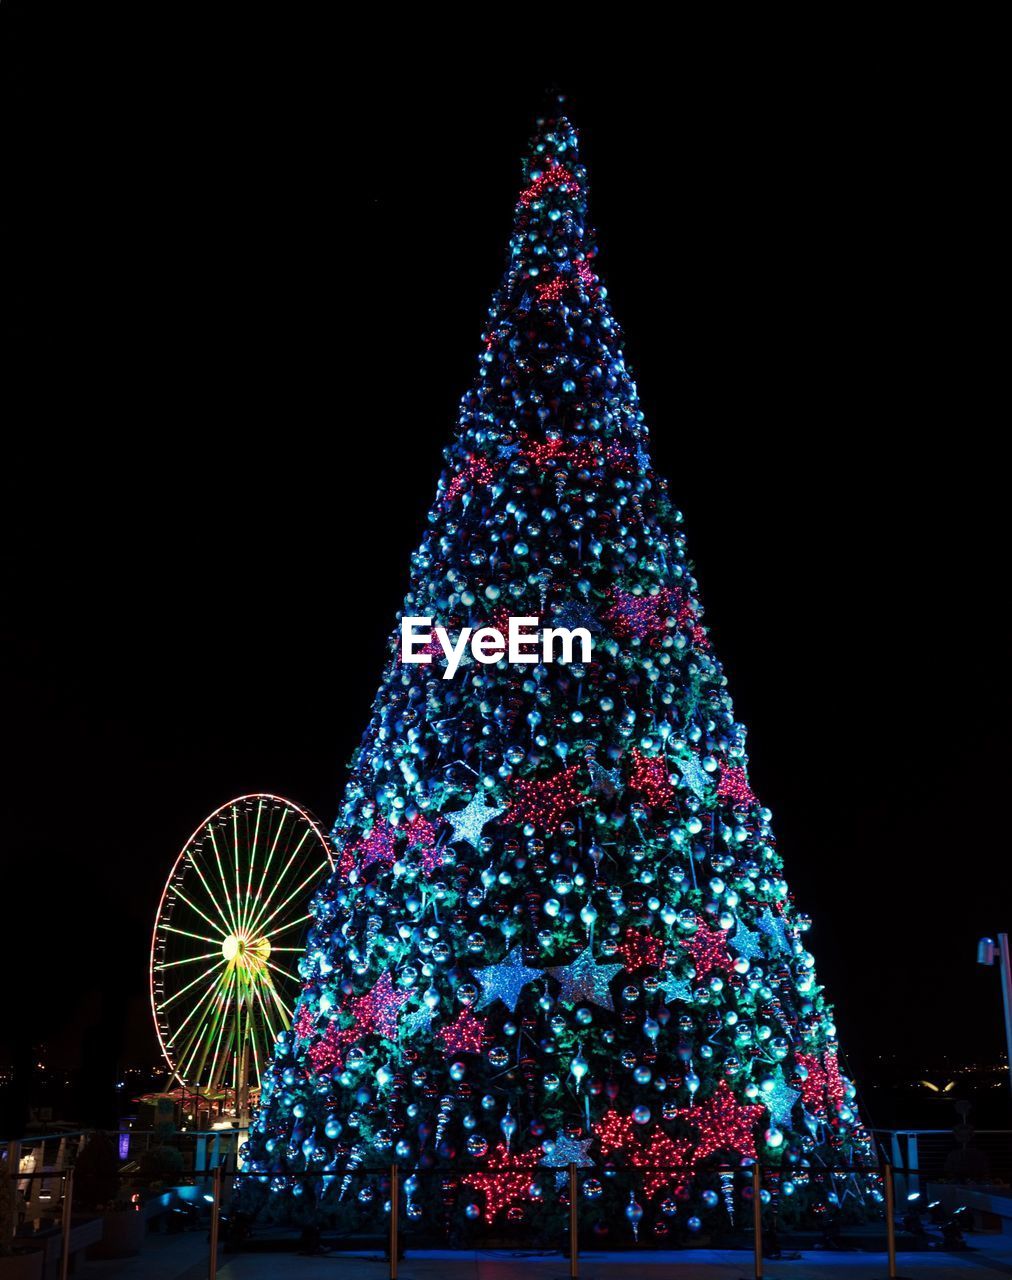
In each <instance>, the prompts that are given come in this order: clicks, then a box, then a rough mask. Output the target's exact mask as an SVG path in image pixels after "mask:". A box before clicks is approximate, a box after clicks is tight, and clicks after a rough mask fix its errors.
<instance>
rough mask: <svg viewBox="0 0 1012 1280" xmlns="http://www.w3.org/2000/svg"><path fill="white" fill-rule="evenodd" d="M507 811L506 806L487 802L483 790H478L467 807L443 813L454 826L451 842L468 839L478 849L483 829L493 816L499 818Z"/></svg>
mask: <svg viewBox="0 0 1012 1280" xmlns="http://www.w3.org/2000/svg"><path fill="white" fill-rule="evenodd" d="M505 812H506V809H505V806H499V807H497V806H496V805H491V804H486V803H485V800H484V797H483V796H482V794H481V792H480V791H476V792H475V793H474V795H473V796H472V797H471V800H470V803H469V804H468V805H467V806H466V807H465V808H463V809H457V810H456V812H454V813H444V814H442V817H444V818H445V819H446V821H447V822H448V823H449V824H450V826H451V827H452V828H453V835H452V836H451V837H450V844H456V843H457V842H458V841H459V840H466V841H467V843H468V844H469V845H471V846H472V848H474V849H477V847H478V841H479V840H480V839H481V833H482V831H483V829H484V828H485V827H486V826H487V825H488V823H490V822H491V821H492V819H493V818H498V817H499V815H500V814H501V813H505Z"/></svg>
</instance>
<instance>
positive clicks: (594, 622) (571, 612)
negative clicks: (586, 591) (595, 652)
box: [552, 600, 601, 632]
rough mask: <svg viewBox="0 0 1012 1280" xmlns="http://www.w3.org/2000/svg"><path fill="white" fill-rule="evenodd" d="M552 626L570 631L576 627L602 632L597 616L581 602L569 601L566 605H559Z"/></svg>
mask: <svg viewBox="0 0 1012 1280" xmlns="http://www.w3.org/2000/svg"><path fill="white" fill-rule="evenodd" d="M552 625H553V626H555V627H567V628H568V629H569V630H570V631H572V630H574V629H575V628H576V627H586V629H587V630H588V631H590V632H595V631H600V630H601V623H600V622H599V621H598V618H597V614H595V613H594V612H593V611H592V610H591V609H588V608H587V606H586V605H585V604H582V603H581V602H580V601H579V600H567V601H565V603H564V604H561V605H559V607H558V608H557V609H556V610H555V614H554V616H553V618H552Z"/></svg>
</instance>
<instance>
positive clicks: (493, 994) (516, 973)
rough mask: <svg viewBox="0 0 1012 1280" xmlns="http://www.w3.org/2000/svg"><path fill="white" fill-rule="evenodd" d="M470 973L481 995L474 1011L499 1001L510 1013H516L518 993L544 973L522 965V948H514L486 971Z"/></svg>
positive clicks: (474, 970) (479, 970) (473, 970)
mask: <svg viewBox="0 0 1012 1280" xmlns="http://www.w3.org/2000/svg"><path fill="white" fill-rule="evenodd" d="M471 972H472V974H473V975H474V977H476V978H477V979H478V981H479V982H480V983H481V995H480V996H479V997H478V1002H477V1004H476V1005H475V1006H474V1007H475V1009H484V1008H485V1006H486V1005H490V1004H491V1003H492V1002H493V1001H494V1000H501V1001H502V1002H503V1004H504V1005H505V1006H506V1008H507V1009H509V1011H510V1013H516V1011H517V1001H518V1000H519V999H520V992H521V991H523V989H524V987H526V986H527V984H528V982H534V981H536V980H537V979H538V978H540V977H542V975H543V972H544V971H543V970H541V969H529V968H528V967H527V965H525V964H524V950H523V947H514V948H513V950H512V951H510V952H509V954H508V955H507V956H506V958H505V959H504V960H500V961H499V963H498V964H490V965H489V966H488V968H487V969H472V970H471Z"/></svg>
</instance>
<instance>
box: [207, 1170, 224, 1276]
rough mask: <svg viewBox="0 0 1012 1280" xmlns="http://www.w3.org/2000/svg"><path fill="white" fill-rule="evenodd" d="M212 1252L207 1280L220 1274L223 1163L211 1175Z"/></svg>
mask: <svg viewBox="0 0 1012 1280" xmlns="http://www.w3.org/2000/svg"><path fill="white" fill-rule="evenodd" d="M211 1192H212V1195H213V1196H214V1199H213V1200H212V1201H211V1237H210V1238H211V1254H210V1257H209V1258H208V1261H207V1280H215V1277H216V1276H217V1274H218V1220H219V1218H220V1216H221V1165H220V1164H216V1165H215V1166H214V1173H213V1174H212V1176H211Z"/></svg>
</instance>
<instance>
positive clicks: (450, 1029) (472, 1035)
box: [436, 1009, 487, 1053]
mask: <svg viewBox="0 0 1012 1280" xmlns="http://www.w3.org/2000/svg"><path fill="white" fill-rule="evenodd" d="M486 1029H487V1028H486V1024H485V1022H484V1021H483V1020H482V1019H481V1018H477V1017H475V1015H474V1014H473V1013H472V1012H471V1010H470V1009H465V1010H464V1012H463V1013H462V1014H461V1015H460V1017H459V1018H457V1020H456V1021H455V1022H451V1023H450V1025H449V1026H447V1027H444V1028H443V1029H442V1031H437V1032H436V1039H437V1040H442V1042H443V1044H444V1045H445V1046H446V1051H447V1053H480V1052H481V1046H482V1042H483V1040H484V1038H485V1034H486Z"/></svg>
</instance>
